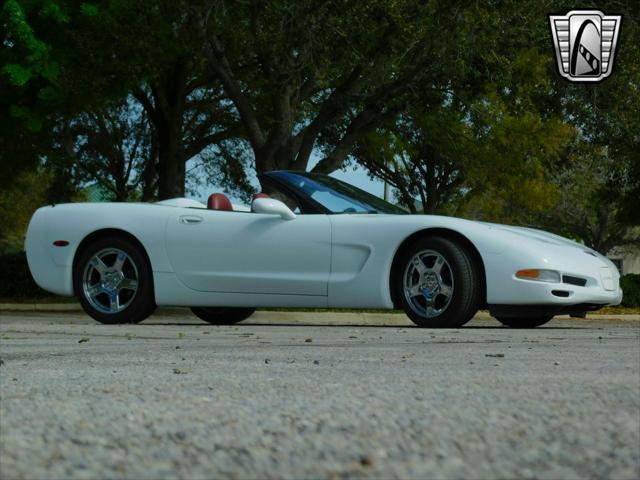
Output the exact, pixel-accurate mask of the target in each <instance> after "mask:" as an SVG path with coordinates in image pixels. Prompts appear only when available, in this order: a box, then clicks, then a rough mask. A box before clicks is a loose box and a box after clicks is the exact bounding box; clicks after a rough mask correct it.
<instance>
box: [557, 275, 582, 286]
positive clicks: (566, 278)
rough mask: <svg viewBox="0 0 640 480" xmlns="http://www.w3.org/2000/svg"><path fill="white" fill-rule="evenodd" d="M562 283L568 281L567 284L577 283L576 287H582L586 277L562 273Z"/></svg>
mask: <svg viewBox="0 0 640 480" xmlns="http://www.w3.org/2000/svg"><path fill="white" fill-rule="evenodd" d="M562 283H568V284H569V285H577V286H578V287H584V286H585V285H586V284H587V279H586V278H580V277H572V276H571V275H563V276H562Z"/></svg>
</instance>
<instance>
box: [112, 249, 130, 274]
mask: <svg viewBox="0 0 640 480" xmlns="http://www.w3.org/2000/svg"><path fill="white" fill-rule="evenodd" d="M126 260H127V256H126V255H125V254H124V253H122V252H120V253H119V254H118V256H117V257H116V260H115V262H113V269H114V270H116V271H118V272H122V267H123V266H124V262H125V261H126Z"/></svg>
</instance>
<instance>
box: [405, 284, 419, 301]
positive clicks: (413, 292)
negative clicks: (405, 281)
mask: <svg viewBox="0 0 640 480" xmlns="http://www.w3.org/2000/svg"><path fill="white" fill-rule="evenodd" d="M405 290H406V292H407V295H409V297H411V298H413V297H417V296H419V295H422V290H421V289H420V284H419V283H417V284H416V285H414V286H413V287H407V288H406V289H405Z"/></svg>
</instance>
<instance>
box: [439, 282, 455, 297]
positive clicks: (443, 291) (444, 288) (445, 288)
mask: <svg viewBox="0 0 640 480" xmlns="http://www.w3.org/2000/svg"><path fill="white" fill-rule="evenodd" d="M452 291H453V288H452V287H451V285H444V284H442V285H441V286H440V295H444V296H445V297H446V298H449V297H450V296H451V292H452Z"/></svg>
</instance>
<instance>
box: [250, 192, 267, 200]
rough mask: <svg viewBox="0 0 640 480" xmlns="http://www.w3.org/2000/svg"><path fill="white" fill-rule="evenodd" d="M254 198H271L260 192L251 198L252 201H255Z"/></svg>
mask: <svg viewBox="0 0 640 480" xmlns="http://www.w3.org/2000/svg"><path fill="white" fill-rule="evenodd" d="M256 198H271V197H270V196H269V195H267V194H266V193H264V192H260V193H256V194H255V195H254V196H253V200H255V199H256ZM253 200H252V201H253Z"/></svg>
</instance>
